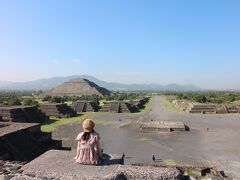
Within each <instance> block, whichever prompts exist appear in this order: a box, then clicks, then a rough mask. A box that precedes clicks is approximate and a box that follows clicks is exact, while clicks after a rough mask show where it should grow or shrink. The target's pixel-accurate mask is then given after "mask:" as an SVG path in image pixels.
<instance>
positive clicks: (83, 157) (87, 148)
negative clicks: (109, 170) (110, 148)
mask: <svg viewBox="0 0 240 180" xmlns="http://www.w3.org/2000/svg"><path fill="white" fill-rule="evenodd" d="M82 127H83V131H84V132H81V133H80V134H79V135H78V136H77V138H76V140H77V142H78V143H77V156H76V157H75V160H76V162H77V163H80V164H85V165H97V164H100V159H101V157H102V153H101V148H100V136H99V134H98V133H97V132H95V131H94V127H95V123H94V122H93V120H92V119H85V120H84V121H83V123H82Z"/></svg>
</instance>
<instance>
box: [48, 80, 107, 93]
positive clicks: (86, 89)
mask: <svg viewBox="0 0 240 180" xmlns="http://www.w3.org/2000/svg"><path fill="white" fill-rule="evenodd" d="M110 94H111V92H110V91H108V90H107V89H105V88H102V87H99V86H98V85H96V84H95V83H93V82H91V81H89V80H87V79H74V80H70V81H67V82H65V83H63V84H62V85H60V86H57V87H56V88H54V89H52V90H51V91H49V92H47V93H46V94H44V95H50V96H89V95H98V96H105V95H110Z"/></svg>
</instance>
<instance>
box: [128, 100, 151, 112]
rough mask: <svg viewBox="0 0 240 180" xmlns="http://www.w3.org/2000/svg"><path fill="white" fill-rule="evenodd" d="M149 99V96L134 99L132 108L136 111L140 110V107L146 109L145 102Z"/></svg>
mask: <svg viewBox="0 0 240 180" xmlns="http://www.w3.org/2000/svg"><path fill="white" fill-rule="evenodd" d="M148 101H149V98H148V97H144V98H142V99H139V100H136V101H133V102H132V103H131V104H130V105H131V106H132V110H133V111H134V112H136V111H138V110H139V109H144V106H145V104H146V103H147V102H148Z"/></svg>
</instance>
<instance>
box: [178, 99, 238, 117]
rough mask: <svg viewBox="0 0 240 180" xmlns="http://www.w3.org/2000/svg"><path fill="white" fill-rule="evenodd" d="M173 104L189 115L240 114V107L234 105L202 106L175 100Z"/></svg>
mask: <svg viewBox="0 0 240 180" xmlns="http://www.w3.org/2000/svg"><path fill="white" fill-rule="evenodd" d="M173 104H174V105H175V106H176V107H177V108H179V109H181V110H183V111H186V112H188V113H191V114H195V113H202V114H205V113H216V114H226V113H240V106H239V105H234V104H229V105H225V104H202V103H190V102H186V101H180V100H174V101H173Z"/></svg>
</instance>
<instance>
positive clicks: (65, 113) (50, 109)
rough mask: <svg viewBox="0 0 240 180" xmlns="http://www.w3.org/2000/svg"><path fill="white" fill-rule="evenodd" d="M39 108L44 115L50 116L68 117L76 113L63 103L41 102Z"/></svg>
mask: <svg viewBox="0 0 240 180" xmlns="http://www.w3.org/2000/svg"><path fill="white" fill-rule="evenodd" d="M39 109H40V110H41V111H42V112H43V113H44V114H46V116H50V117H57V118H69V117H73V116H75V115H76V113H75V112H74V111H73V110H72V109H71V108H70V107H69V106H68V105H67V104H65V103H53V104H41V105H40V106H39Z"/></svg>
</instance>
